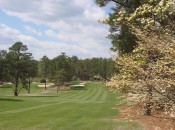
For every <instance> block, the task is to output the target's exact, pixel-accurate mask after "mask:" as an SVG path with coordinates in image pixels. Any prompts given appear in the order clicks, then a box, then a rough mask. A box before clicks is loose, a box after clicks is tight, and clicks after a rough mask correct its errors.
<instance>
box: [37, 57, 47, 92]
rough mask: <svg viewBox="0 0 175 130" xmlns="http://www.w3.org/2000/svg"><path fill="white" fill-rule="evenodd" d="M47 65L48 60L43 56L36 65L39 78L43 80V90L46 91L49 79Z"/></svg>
mask: <svg viewBox="0 0 175 130" xmlns="http://www.w3.org/2000/svg"><path fill="white" fill-rule="evenodd" d="M49 64H50V60H49V58H48V57H47V56H43V57H42V58H41V60H40V61H39V63H38V71H39V72H38V73H39V77H41V78H43V79H44V80H45V90H46V84H47V83H46V82H47V78H48V77H49Z"/></svg>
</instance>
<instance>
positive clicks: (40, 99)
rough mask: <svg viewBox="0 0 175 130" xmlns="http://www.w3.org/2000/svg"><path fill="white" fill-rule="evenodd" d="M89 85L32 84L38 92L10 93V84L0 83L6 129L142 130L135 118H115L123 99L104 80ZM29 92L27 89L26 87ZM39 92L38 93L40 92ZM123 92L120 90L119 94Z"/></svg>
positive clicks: (0, 115)
mask: <svg viewBox="0 0 175 130" xmlns="http://www.w3.org/2000/svg"><path fill="white" fill-rule="evenodd" d="M85 88H86V89H79V90H69V91H60V92H58V93H56V91H51V90H53V88H50V90H47V91H49V93H43V91H44V90H43V89H41V88H37V87H36V86H33V87H32V91H31V92H32V93H34V94H36V96H26V95H25V96H24V95H23V96H19V97H13V96H9V95H10V93H11V95H13V93H12V89H11V87H9V85H6V86H3V87H0V104H1V106H0V129H2V130H138V129H141V127H140V126H139V125H138V124H137V123H134V122H126V121H120V120H114V116H116V115H117V114H118V113H119V111H118V110H117V109H114V108H117V107H118V106H116V104H118V103H119V102H121V101H122V99H120V98H119V96H118V97H117V98H116V95H115V94H113V93H112V92H110V91H108V90H107V88H106V87H105V86H104V85H103V83H87V84H86V86H85ZM22 94H25V91H22ZM37 94H38V96H37ZM7 95H8V96H7ZM118 95H119V94H118Z"/></svg>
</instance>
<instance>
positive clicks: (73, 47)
mask: <svg viewBox="0 0 175 130" xmlns="http://www.w3.org/2000/svg"><path fill="white" fill-rule="evenodd" d="M109 11H110V7H109V6H108V7H107V8H100V7H98V6H97V5H96V4H95V3H94V0H0V50H2V49H6V50H7V49H8V48H9V47H10V46H11V45H12V44H14V43H15V42H17V41H21V42H23V43H24V44H25V45H27V46H28V49H29V50H28V51H29V52H32V54H33V56H34V58H35V59H40V58H41V57H42V56H44V55H47V56H48V57H49V58H54V57H56V56H58V55H59V54H61V52H65V53H66V54H67V55H68V56H72V55H77V56H78V57H80V58H92V57H110V50H109V48H110V47H111V43H110V41H109V40H108V39H107V38H106V36H107V35H108V27H107V25H103V24H101V23H99V22H98V20H100V19H103V18H105V17H107V15H108V12H109Z"/></svg>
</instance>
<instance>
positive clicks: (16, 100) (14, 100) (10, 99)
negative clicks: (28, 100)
mask: <svg viewBox="0 0 175 130" xmlns="http://www.w3.org/2000/svg"><path fill="white" fill-rule="evenodd" d="M0 101H10V102H21V101H23V100H21V99H12V98H0Z"/></svg>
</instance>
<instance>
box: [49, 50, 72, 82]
mask: <svg viewBox="0 0 175 130" xmlns="http://www.w3.org/2000/svg"><path fill="white" fill-rule="evenodd" d="M51 68H54V69H52V74H53V75H52V79H53V80H54V82H55V83H58V84H64V83H65V82H68V81H71V79H72V77H73V75H74V74H73V66H72V64H71V62H70V58H69V57H68V56H66V55H65V53H62V54H61V55H59V56H57V57H56V58H54V59H53V60H52V67H51Z"/></svg>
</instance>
